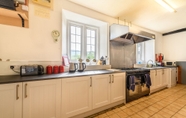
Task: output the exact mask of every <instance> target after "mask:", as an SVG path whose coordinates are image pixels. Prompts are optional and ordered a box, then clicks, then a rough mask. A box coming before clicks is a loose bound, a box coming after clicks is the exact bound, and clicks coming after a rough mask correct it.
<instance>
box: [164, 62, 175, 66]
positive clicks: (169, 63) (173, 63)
mask: <svg viewBox="0 0 186 118" xmlns="http://www.w3.org/2000/svg"><path fill="white" fill-rule="evenodd" d="M164 63H165V66H176V62H174V61H165V62H164Z"/></svg>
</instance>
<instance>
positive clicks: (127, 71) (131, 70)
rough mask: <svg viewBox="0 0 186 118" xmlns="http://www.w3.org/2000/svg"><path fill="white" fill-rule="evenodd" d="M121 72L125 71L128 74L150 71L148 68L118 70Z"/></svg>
mask: <svg viewBox="0 0 186 118" xmlns="http://www.w3.org/2000/svg"><path fill="white" fill-rule="evenodd" d="M118 69H119V70H122V71H125V72H126V73H127V74H129V73H148V72H150V69H146V68H118Z"/></svg>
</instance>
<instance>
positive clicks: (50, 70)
mask: <svg viewBox="0 0 186 118" xmlns="http://www.w3.org/2000/svg"><path fill="white" fill-rule="evenodd" d="M46 73H47V74H52V66H50V65H48V66H47V67H46Z"/></svg>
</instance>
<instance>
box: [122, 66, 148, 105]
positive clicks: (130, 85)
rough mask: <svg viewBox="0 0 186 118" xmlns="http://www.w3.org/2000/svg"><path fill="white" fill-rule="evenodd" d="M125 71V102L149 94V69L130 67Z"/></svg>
mask: <svg viewBox="0 0 186 118" xmlns="http://www.w3.org/2000/svg"><path fill="white" fill-rule="evenodd" d="M122 70H125V72H126V102H130V101H132V100H136V99H138V98H140V97H142V96H145V95H149V94H150V85H151V80H150V70H149V69H139V68H130V69H122Z"/></svg>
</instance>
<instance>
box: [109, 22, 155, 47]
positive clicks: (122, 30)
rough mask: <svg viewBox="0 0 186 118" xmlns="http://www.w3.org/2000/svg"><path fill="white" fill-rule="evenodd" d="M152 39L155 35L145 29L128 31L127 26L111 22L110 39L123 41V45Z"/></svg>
mask: <svg viewBox="0 0 186 118" xmlns="http://www.w3.org/2000/svg"><path fill="white" fill-rule="evenodd" d="M152 39H155V35H154V34H151V33H148V32H145V31H141V30H135V31H129V27H128V26H125V25H119V24H112V25H111V26H110V40H111V41H118V42H121V43H123V44H124V45H129V44H135V43H140V42H143V41H147V40H152Z"/></svg>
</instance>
